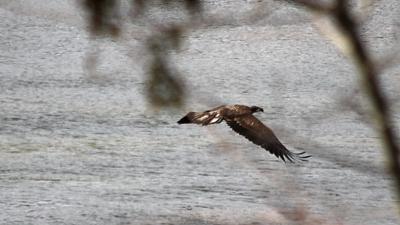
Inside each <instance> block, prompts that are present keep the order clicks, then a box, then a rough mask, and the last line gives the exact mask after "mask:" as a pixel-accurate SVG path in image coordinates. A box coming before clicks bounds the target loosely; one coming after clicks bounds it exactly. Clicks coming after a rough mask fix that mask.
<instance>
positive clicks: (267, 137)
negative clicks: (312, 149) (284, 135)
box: [226, 114, 311, 162]
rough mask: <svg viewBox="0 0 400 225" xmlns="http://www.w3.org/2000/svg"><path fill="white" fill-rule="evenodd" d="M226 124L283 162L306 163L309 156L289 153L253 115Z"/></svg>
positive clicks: (236, 118)
mask: <svg viewBox="0 0 400 225" xmlns="http://www.w3.org/2000/svg"><path fill="white" fill-rule="evenodd" d="M226 123H227V124H228V125H229V126H230V127H231V128H232V129H233V130H234V131H236V132H237V133H239V134H240V135H243V136H244V137H246V138H247V139H248V140H250V141H251V142H253V143H254V144H256V145H259V146H261V147H262V148H264V149H265V150H267V151H269V152H270V153H271V154H274V155H275V156H276V157H278V158H281V159H282V160H283V161H286V159H287V160H289V161H290V162H294V160H296V159H298V160H302V161H306V159H307V158H309V157H311V156H310V155H304V153H305V152H300V153H294V152H291V151H289V150H288V149H287V148H286V147H285V146H284V145H283V144H282V143H281V142H280V141H279V140H278V138H277V137H276V136H275V134H274V133H273V132H272V130H271V129H269V128H268V127H267V126H265V125H264V124H263V123H262V122H261V121H260V120H258V119H257V118H256V117H254V116H253V115H250V114H249V115H244V116H239V117H235V118H233V120H229V121H226Z"/></svg>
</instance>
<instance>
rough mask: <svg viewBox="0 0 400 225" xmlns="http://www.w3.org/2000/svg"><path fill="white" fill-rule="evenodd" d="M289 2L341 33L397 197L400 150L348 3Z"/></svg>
mask: <svg viewBox="0 0 400 225" xmlns="http://www.w3.org/2000/svg"><path fill="white" fill-rule="evenodd" d="M289 2H292V3H296V4H299V5H301V6H304V7H306V8H308V9H310V10H313V11H316V12H318V13H323V14H326V15H328V16H330V17H331V18H332V19H334V21H335V24H336V27H337V29H338V30H339V31H340V32H341V33H342V35H343V38H345V39H346V42H347V46H346V47H347V48H348V49H347V50H348V53H349V56H350V57H351V58H352V59H353V60H354V63H355V64H356V65H357V68H358V69H359V72H360V75H361V78H362V81H363V84H364V88H365V91H366V92H367V94H368V96H369V97H370V101H371V104H372V105H373V107H374V110H375V117H376V121H377V125H378V129H379V130H378V132H379V133H380V135H381V137H382V140H383V143H384V146H385V149H386V154H387V158H388V163H389V169H390V172H391V173H392V175H393V177H394V180H395V182H396V188H397V194H398V197H399V198H400V153H399V152H400V148H399V146H398V143H397V140H398V139H397V134H396V131H395V128H394V127H393V124H394V123H393V121H392V118H391V114H390V106H389V104H388V100H387V98H386V96H385V93H384V91H383V90H382V88H381V86H382V85H381V82H380V80H379V76H378V75H379V74H378V70H377V68H376V65H375V63H374V62H373V60H372V59H371V57H370V55H369V53H368V51H367V47H366V46H365V45H364V43H363V42H362V40H361V35H360V34H359V29H358V25H357V24H356V22H355V20H354V18H353V16H352V15H351V12H350V10H349V9H348V7H347V3H348V1H346V0H336V2H335V5H334V6H333V7H332V6H328V5H324V4H322V3H319V2H317V1H311V0H290V1H289Z"/></svg>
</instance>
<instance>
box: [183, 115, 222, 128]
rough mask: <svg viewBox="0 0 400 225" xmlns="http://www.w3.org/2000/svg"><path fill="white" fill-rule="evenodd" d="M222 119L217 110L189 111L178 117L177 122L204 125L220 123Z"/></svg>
mask: <svg viewBox="0 0 400 225" xmlns="http://www.w3.org/2000/svg"><path fill="white" fill-rule="evenodd" d="M223 119H224V118H223V116H222V115H221V113H220V112H219V111H205V112H190V113H188V114H186V116H184V117H183V118H182V119H180V120H179V121H178V123H179V124H182V123H195V124H201V125H203V126H206V125H210V124H214V123H221V122H222V120H223Z"/></svg>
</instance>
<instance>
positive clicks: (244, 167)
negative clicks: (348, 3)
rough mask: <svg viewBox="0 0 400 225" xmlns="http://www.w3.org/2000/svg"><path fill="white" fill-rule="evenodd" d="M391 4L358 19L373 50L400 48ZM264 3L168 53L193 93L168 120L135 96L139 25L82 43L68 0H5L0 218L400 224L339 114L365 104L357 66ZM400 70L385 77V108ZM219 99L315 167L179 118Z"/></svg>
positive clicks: (372, 163)
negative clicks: (253, 19) (248, 113)
mask: <svg viewBox="0 0 400 225" xmlns="http://www.w3.org/2000/svg"><path fill="white" fill-rule="evenodd" d="M391 3H392V4H391V5H390V6H389V5H386V4H385V5H382V4H381V5H378V9H377V10H374V11H373V12H372V13H373V14H372V16H370V17H368V22H367V23H366V24H365V25H364V26H365V29H364V31H363V32H364V34H365V36H366V39H367V41H368V42H369V43H370V46H371V50H372V51H373V52H374V53H376V54H377V55H383V54H385V52H387V51H388V50H389V49H391V48H392V47H391V46H394V45H395V43H396V40H395V39H394V37H393V35H391V34H392V32H393V31H395V30H396V29H398V27H396V23H395V21H399V19H400V18H399V16H398V15H399V14H398V12H399V10H398V6H399V4H398V3H397V2H396V1H391ZM254 4H258V3H257V1H247V2H245V1H242V2H236V1H218V2H217V1H215V2H213V1H210V2H209V5H208V6H207V7H209V8H210V10H211V11H213V12H220V11H218V10H223V9H227V11H226V13H227V14H229V12H230V11H229V10H231V11H234V10H235V9H237V8H238V7H240V9H241V10H247V9H249V8H251V7H252V6H254ZM269 6H271V9H273V10H271V11H270V13H271V14H270V15H269V16H268V17H266V18H265V19H264V20H261V21H259V22H258V23H257V24H256V25H251V26H250V25H241V24H240V23H238V24H228V25H224V26H221V27H212V28H207V29H200V30H197V31H194V32H193V33H190V34H188V40H187V41H186V42H185V45H184V49H183V50H182V51H181V52H179V53H178V54H176V55H174V58H175V59H176V64H177V65H178V67H179V69H180V71H181V72H182V73H183V74H184V76H185V78H186V82H187V84H188V86H189V87H190V90H191V93H190V96H189V99H188V101H187V104H186V109H185V110H176V111H164V110H154V109H152V108H150V107H148V105H147V103H146V100H145V98H144V97H143V96H144V95H143V92H144V91H143V90H144V82H145V76H144V72H143V71H144V70H145V67H143V63H144V62H145V61H146V54H144V56H143V57H142V55H141V54H142V53H143V47H142V46H141V40H143V36H140V35H145V34H141V33H140V34H138V33H135V29H136V30H138V29H139V28H140V25H138V27H139V28H138V27H136V25H135V26H133V27H132V28H129V29H132V32H131V33H132V34H133V37H132V36H128V35H125V36H123V37H122V38H121V39H119V40H116V41H111V40H96V41H92V42H90V41H89V39H88V36H87V33H86V30H85V29H84V25H83V19H82V15H81V13H78V12H76V11H74V10H75V7H76V5H75V4H74V1H49V0H41V1H33V0H32V1H10V2H0V21H1V22H0V31H1V32H0V41H1V43H0V52H1V53H0V121H1V126H0V150H1V152H0V154H1V157H0V193H1V194H0V211H1V213H0V223H1V224H289V223H291V222H290V221H291V218H292V217H294V216H299V215H298V214H301V213H295V212H296V209H297V211H299V212H302V213H304V215H306V217H307V218H306V220H307V221H308V222H307V223H309V224H311V223H312V222H314V223H318V224H320V223H321V221H322V222H327V224H336V223H339V224H341V223H343V224H371V225H372V224H398V223H399V218H398V217H397V216H396V207H395V202H396V201H397V200H396V198H395V196H394V195H393V194H392V191H391V180H390V177H389V176H388V175H386V173H385V170H384V155H383V154H382V150H381V145H380V142H379V139H378V137H377V135H376V133H375V132H374V130H373V129H372V127H371V125H368V124H366V123H365V122H363V120H362V119H363V117H362V116H360V115H359V114H357V113H355V112H354V111H352V110H351V109H349V107H346V105H344V104H343V102H346V100H351V99H354V100H355V102H358V99H362V97H361V96H360V94H359V92H355V93H354V89H355V88H354V87H358V82H357V81H358V80H357V76H356V75H355V71H354V68H353V66H352V65H351V64H350V63H349V62H348V61H347V60H346V58H345V57H344V56H343V55H342V54H341V53H340V52H338V51H337V50H336V48H335V47H334V46H333V45H332V44H331V43H330V42H329V41H327V40H325V39H324V38H323V37H322V36H320V33H319V31H318V30H317V29H316V28H314V27H313V26H312V25H311V24H310V23H309V22H308V21H309V18H307V16H305V15H304V14H303V13H302V11H301V10H296V9H293V8H290V7H287V6H285V5H280V4H275V3H274V4H272V3H271V4H270V5H269ZM224 7H227V8H224ZM396 7H397V8H396ZM93 46H97V48H98V51H97V52H98V54H99V60H100V61H99V65H98V71H97V72H96V75H95V76H93V75H88V74H90V73H89V72H88V71H87V69H85V68H86V67H85V60H86V59H87V57H88V55H90V52H93V49H94V47H93ZM398 74H400V73H399V69H398V67H394V68H393V69H391V70H388V71H387V72H386V73H385V74H384V76H383V78H384V79H385V80H386V81H387V82H385V85H386V86H385V87H386V90H387V92H388V93H389V95H390V97H391V98H392V99H397V96H398V90H399V88H400V82H399V79H398ZM221 103H241V104H248V105H259V106H261V107H263V108H264V109H265V112H266V113H264V114H259V115H257V116H258V117H259V118H260V119H261V120H262V121H264V122H266V123H267V124H268V125H270V126H271V127H272V128H273V129H274V130H275V131H276V133H277V135H278V136H279V137H280V139H281V140H282V142H283V143H285V144H286V145H287V146H288V147H289V148H290V149H293V150H295V151H296V150H297V151H301V150H305V151H307V152H308V153H310V154H312V155H313V158H312V159H311V160H310V161H309V162H307V163H301V164H284V163H282V162H281V161H279V160H277V159H276V158H274V157H273V156H272V155H270V154H269V153H267V152H265V151H263V150H262V149H261V148H258V147H257V146H255V145H253V144H251V143H248V142H247V140H246V139H244V138H242V137H240V136H238V135H236V134H235V133H234V132H233V131H231V130H230V129H229V128H228V127H227V126H226V125H224V124H221V125H218V126H211V127H197V126H190V125H187V126H178V125H177V124H176V121H177V120H178V119H179V118H180V117H181V116H182V115H183V114H185V113H186V112H187V111H188V110H204V109H208V108H209V107H213V106H216V105H218V104H221ZM393 107H394V109H399V108H400V107H399V103H398V102H397V101H394V102H393ZM395 118H396V121H397V122H396V123H397V125H400V123H399V118H400V115H399V111H398V110H397V112H395Z"/></svg>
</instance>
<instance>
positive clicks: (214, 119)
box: [210, 117, 219, 123]
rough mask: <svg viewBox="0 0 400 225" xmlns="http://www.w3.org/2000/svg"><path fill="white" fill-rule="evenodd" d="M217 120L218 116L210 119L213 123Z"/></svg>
mask: <svg viewBox="0 0 400 225" xmlns="http://www.w3.org/2000/svg"><path fill="white" fill-rule="evenodd" d="M218 120H219V118H218V117H214V118H213V119H212V120H211V121H210V123H215V122H217V121H218Z"/></svg>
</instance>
